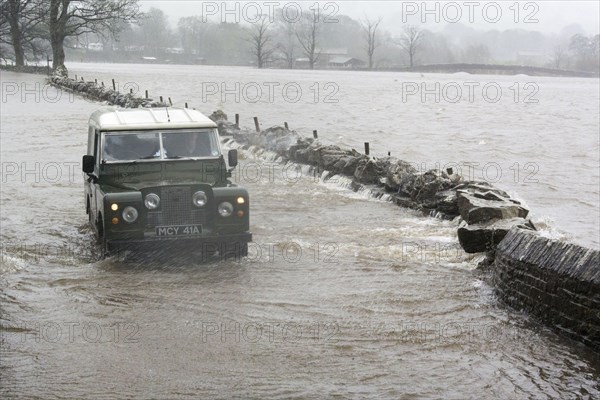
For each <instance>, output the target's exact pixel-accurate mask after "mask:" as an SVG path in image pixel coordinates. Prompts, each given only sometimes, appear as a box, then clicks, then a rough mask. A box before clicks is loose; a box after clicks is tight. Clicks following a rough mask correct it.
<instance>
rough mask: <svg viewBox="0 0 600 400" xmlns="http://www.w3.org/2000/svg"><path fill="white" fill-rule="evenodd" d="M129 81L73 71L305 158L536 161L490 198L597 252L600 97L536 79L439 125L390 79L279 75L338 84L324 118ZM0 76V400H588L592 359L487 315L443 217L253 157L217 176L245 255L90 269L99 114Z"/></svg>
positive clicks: (483, 290)
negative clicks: (529, 93)
mask: <svg viewBox="0 0 600 400" xmlns="http://www.w3.org/2000/svg"><path fill="white" fill-rule="evenodd" d="M136 68H138V69H139V71H138V72H135V73H134V72H132V71H134V70H135V69H136ZM92 71H98V72H97V73H92ZM140 71H141V67H135V66H133V67H132V66H123V65H84V64H78V65H73V66H71V73H72V74H74V73H77V74H79V75H80V76H81V75H82V74H83V75H84V76H85V78H86V79H88V80H89V79H94V78H98V79H99V81H101V80H103V81H105V83H108V82H110V78H111V77H115V78H118V79H119V82H120V83H121V84H123V82H127V81H131V82H138V85H139V88H140V90H145V89H148V90H149V91H150V92H151V93H157V94H162V95H163V96H165V98H166V97H167V96H170V97H172V99H173V101H174V102H175V103H179V104H181V103H182V102H186V101H187V102H189V103H190V106H195V107H198V108H199V109H201V110H202V111H205V112H207V113H210V112H211V111H213V110H214V109H216V108H217V107H219V106H221V107H222V108H224V109H225V111H226V112H227V113H230V114H232V113H235V112H239V113H240V114H241V115H242V118H243V121H247V125H248V126H250V125H251V124H252V122H251V116H254V115H257V116H259V117H260V118H261V123H262V124H263V126H269V125H274V124H280V123H282V122H283V121H284V120H285V121H286V122H289V123H290V125H291V126H292V128H295V129H298V130H300V131H301V132H302V133H303V134H305V135H309V132H310V131H312V129H318V130H319V136H320V137H321V138H322V139H323V140H324V141H330V142H333V143H339V144H341V145H343V146H354V147H356V148H359V147H360V146H362V142H364V141H369V142H371V148H372V149H373V151H374V152H375V153H381V154H383V153H385V152H387V151H388V150H389V151H391V152H392V153H393V154H394V155H396V156H398V157H399V158H403V159H406V160H411V161H415V162H419V163H421V162H427V164H428V165H429V164H430V160H432V161H440V162H446V161H460V160H466V161H470V162H480V163H482V164H484V163H485V162H489V161H495V162H497V163H498V164H500V165H501V167H502V168H509V167H510V166H512V165H513V164H514V163H515V162H519V163H520V165H521V169H522V168H523V165H524V164H525V162H527V161H531V162H534V163H537V164H538V165H539V169H538V170H537V171H538V172H537V175H536V177H538V180H539V182H538V183H526V182H522V180H519V181H518V182H515V181H514V180H513V179H512V177H510V178H508V179H506V178H505V179H504V180H502V181H501V182H499V183H497V185H498V186H500V187H502V188H505V189H508V190H509V191H511V193H515V194H516V195H518V197H519V198H522V199H525V200H526V202H527V203H528V205H529V206H530V207H531V208H532V210H533V216H534V221H539V222H538V223H539V224H540V225H543V227H544V229H545V230H546V232H547V234H548V235H554V236H556V237H559V238H565V239H568V238H573V239H575V240H578V241H579V242H581V243H584V244H588V245H590V246H596V247H597V244H598V238H597V236H598V226H597V218H595V216H597V215H598V212H599V211H598V179H599V178H598V138H597V136H594V135H597V128H598V114H597V109H598V107H597V105H598V97H597V93H598V80H583V79H581V80H579V79H566V80H560V79H549V78H535V79H536V80H537V81H538V82H540V91H539V98H540V104H538V105H531V104H521V103H514V102H510V103H506V104H503V105H498V104H496V105H493V104H491V105H490V103H487V102H485V104H482V103H477V102H475V103H465V104H464V105H463V106H464V109H463V110H462V111H460V112H459V111H458V110H459V107H461V106H460V103H459V105H457V104H442V103H440V104H428V103H427V102H425V103H423V102H421V101H418V102H407V103H406V104H403V103H402V102H401V101H397V98H398V96H400V95H399V94H398V93H397V91H396V89H397V88H395V86H394V85H396V84H398V83H399V82H400V80H401V79H403V78H402V77H399V76H395V75H394V74H383V73H381V74H379V73H377V74H372V75H370V74H364V73H354V72H348V73H339V72H336V73H334V72H314V73H309V72H307V71H299V72H296V73H295V76H296V77H297V79H296V81H297V82H300V84H301V86H302V87H310V82H320V83H321V84H324V83H327V82H333V81H336V82H338V83H337V84H338V85H339V95H338V97H339V100H340V101H339V102H338V103H322V102H319V103H317V104H315V103H314V102H313V101H312V100H314V99H312V100H310V99H307V98H302V99H301V100H300V101H299V102H298V103H296V104H292V103H289V102H288V101H286V100H284V101H277V100H276V104H271V103H269V102H267V101H261V102H258V103H249V102H245V101H243V100H240V102H234V101H232V102H228V101H225V102H222V101H220V100H218V99H208V98H207V99H206V101H205V102H202V93H201V92H200V89H199V88H201V87H202V82H203V81H218V82H221V81H224V80H228V81H229V82H234V81H236V80H240V79H241V81H242V82H253V81H256V82H266V81H269V79H270V80H271V81H273V82H276V81H278V80H283V79H287V80H288V81H292V80H293V79H290V75H285V74H284V73H283V72H279V71H264V72H263V71H254V70H250V69H245V68H225V67H223V68H221V67H219V68H216V67H177V66H151V67H146V66H145V67H144V70H143V71H144V72H140ZM284 76H285V78H284ZM134 78H135V79H134ZM463 78H465V79H472V80H473V79H477V80H481V81H486V80H487V81H494V80H496V81H499V82H502V85H503V86H505V85H506V83H507V82H512V81H513V80H514V79H517V80H519V81H523V82H527V81H528V79H531V78H527V77H517V78H514V77H469V76H467V77H462V76H461V77H460V79H461V80H462V79H463ZM1 79H2V89H3V101H2V112H1V129H0V131H1V136H0V139H1V142H0V145H1V157H2V167H3V170H2V191H1V195H0V196H1V197H0V200H1V220H0V221H1V232H0V233H1V238H2V266H1V268H0V279H1V281H0V284H1V287H2V292H1V299H0V301H1V307H2V315H1V321H0V322H1V324H2V349H1V351H2V353H1V363H0V378H1V382H2V384H1V392H0V393H1V395H2V397H5V398H13V397H14V398H66V397H68V398H113V397H135V398H169V399H171V398H197V397H210V398H232V397H241V398H265V397H269V398H290V397H292V398H330V397H338V398H478V399H479V398H594V397H599V396H600V385H599V383H598V382H599V380H600V360H599V358H598V356H597V355H593V354H591V353H590V352H589V350H587V349H586V348H585V347H583V346H580V345H578V344H576V343H574V342H572V341H569V340H566V339H563V338H561V337H559V336H557V335H556V334H554V333H553V332H551V331H550V330H548V329H547V328H545V327H544V326H542V325H540V324H538V323H536V322H535V321H533V320H531V319H530V318H528V317H527V316H526V315H524V314H522V313H520V312H518V311H515V310H512V309H509V308H507V307H505V306H503V305H502V304H500V303H498V301H497V299H496V298H495V297H494V295H493V289H492V288H490V287H489V286H487V285H486V284H485V283H484V282H483V277H482V276H481V275H480V273H479V272H477V271H476V270H475V268H476V265H477V262H478V261H479V260H480V259H481V257H480V256H472V255H468V254H465V253H464V252H462V250H460V248H459V246H458V244H457V239H456V233H455V232H456V227H457V224H458V222H457V221H440V220H437V219H434V218H427V217H424V216H422V215H420V214H418V213H416V212H413V211H410V210H405V209H401V208H399V207H396V206H394V205H392V204H391V203H389V202H386V201H379V200H374V199H371V198H369V197H368V195H367V194H366V193H354V192H352V191H350V190H349V189H346V188H344V183H345V182H344V181H343V180H341V179H340V180H338V182H328V183H323V182H321V181H320V180H319V179H318V177H314V176H313V175H312V174H310V173H308V171H307V170H296V169H295V168H285V167H283V166H281V165H279V164H276V163H274V162H272V159H271V158H270V157H269V155H265V154H261V153H260V152H253V151H244V152H242V154H241V156H242V158H243V159H242V160H241V163H240V165H239V166H238V174H236V179H237V180H238V181H239V182H240V183H241V184H243V185H244V186H245V187H247V188H248V190H249V192H250V194H251V230H252V232H253V234H254V240H255V242H254V244H253V245H252V246H250V254H249V256H248V257H247V258H243V259H241V260H229V261H218V260H209V261H207V262H202V261H201V260H197V259H194V258H191V257H187V256H186V255H185V254H183V255H182V254H176V255H175V254H174V255H167V256H166V257H162V258H160V259H153V258H151V259H147V258H145V259H141V260H140V259H135V258H133V259H127V258H126V259H123V258H122V257H113V258H109V259H105V260H100V259H99V257H98V255H97V249H96V248H95V246H94V240H93V236H92V233H91V231H90V229H89V228H88V227H87V224H86V221H87V218H86V215H85V209H84V204H83V182H82V177H81V173H80V172H79V162H80V159H81V155H82V154H84V152H85V146H86V129H87V120H88V118H89V115H90V114H91V113H92V111H94V110H95V109H97V108H98V107H99V104H97V103H93V102H89V101H86V100H83V99H81V98H79V97H70V96H68V95H67V94H66V93H62V94H61V93H58V92H56V90H55V89H46V90H47V92H46V94H45V95H42V96H41V98H40V99H36V98H35V96H33V95H29V96H26V97H25V98H24V99H22V98H21V96H16V95H13V96H6V98H4V95H5V94H6V93H7V91H8V90H9V86H7V83H15V82H16V83H18V85H19V88H20V89H19V90H21V88H22V86H21V85H22V84H23V83H25V85H26V87H29V88H31V87H35V84H36V83H38V84H39V85H40V87H43V86H42V85H43V82H44V81H43V78H42V77H39V76H34V75H24V74H14V73H5V72H2V74H1ZM396 79H398V82H396ZM407 79H412V80H415V81H416V80H418V79H422V78H420V77H419V76H410V77H409V78H407ZM431 79H438V80H444V79H449V80H452V79H454V80H456V78H454V77H453V76H450V75H449V76H441V77H437V78H431ZM269 82H270V81H269ZM282 82H283V81H282ZM542 83H544V85H542ZM27 85H29V86H27ZM509 85H510V83H509ZM563 92H564V95H563V96H558V97H557V96H556V95H557V94H558V93H563ZM59 95H61V96H60V99H59V100H58V101H56V102H52V101H49V99H54V98H57V97H58V96H59ZM586 96H587V97H586ZM594 96H595V97H594ZM582 98H583V99H582ZM22 100H24V101H22ZM38 100H39V101H38ZM226 100H227V99H226ZM542 100H543V101H546V103H545V104H543V101H542ZM594 102H595V104H594ZM219 103H220V104H219ZM594 107H595V110H596V111H591V110H592V109H594ZM498 108H500V110H498ZM560 110H562V111H560ZM432 113H433V114H432ZM594 130H595V133H594ZM517 133H518V135H517ZM57 171H58V175H57ZM510 172H511V173H512V171H510ZM563 185H564V186H563ZM552 188H554V189H552ZM536 218H537V219H536ZM592 220H595V221H596V222H594V221H592ZM595 224H596V225H595Z"/></svg>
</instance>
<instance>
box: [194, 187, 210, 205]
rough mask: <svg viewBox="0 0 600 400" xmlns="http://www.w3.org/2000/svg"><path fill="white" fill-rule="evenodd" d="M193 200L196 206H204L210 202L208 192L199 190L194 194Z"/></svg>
mask: <svg viewBox="0 0 600 400" xmlns="http://www.w3.org/2000/svg"><path fill="white" fill-rule="evenodd" d="M192 202H193V203H194V205H195V206H196V207H204V206H205V205H206V203H207V202H208V197H206V193H204V192H203V191H199V192H196V193H194V195H193V196H192Z"/></svg>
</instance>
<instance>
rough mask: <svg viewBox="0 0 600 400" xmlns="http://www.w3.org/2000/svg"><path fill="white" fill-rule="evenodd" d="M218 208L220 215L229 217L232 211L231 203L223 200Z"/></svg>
mask: <svg viewBox="0 0 600 400" xmlns="http://www.w3.org/2000/svg"><path fill="white" fill-rule="evenodd" d="M218 210H219V214H220V215H221V216H222V217H229V216H230V215H231V214H232V213H233V205H232V204H231V203H230V202H228V201H224V202H222V203H221V204H219V208H218Z"/></svg>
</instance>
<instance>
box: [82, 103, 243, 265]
mask: <svg viewBox="0 0 600 400" xmlns="http://www.w3.org/2000/svg"><path fill="white" fill-rule="evenodd" d="M227 164H228V166H227V165H226V163H225V160H224V158H223V155H222V153H221V148H220V144H219V136H218V133H217V125H216V124H215V123H214V122H213V121H211V120H210V119H209V118H207V117H206V116H204V115H203V114H201V113H200V112H198V111H196V110H191V109H187V108H146V109H117V108H114V107H105V108H102V109H100V110H98V111H96V112H95V113H93V114H92V116H91V118H90V122H89V131H88V146H87V154H86V155H84V156H83V163H82V169H83V172H84V173H85V175H86V176H85V178H86V179H85V183H84V186H85V189H84V190H85V203H86V211H87V214H88V215H89V221H90V225H91V226H92V229H93V230H94V232H95V233H96V236H97V238H98V240H99V241H100V243H101V244H102V246H103V247H102V248H103V253H104V254H111V253H112V252H114V251H116V250H121V249H127V250H130V249H131V250H138V249H141V250H143V249H146V250H153V251H162V250H167V249H169V248H176V249H179V248H180V247H181V248H189V249H192V250H201V251H202V253H203V254H214V253H218V254H221V255H226V256H245V255H246V254H247V251H248V242H250V241H252V234H251V233H250V232H249V228H250V227H249V221H250V220H249V206H250V202H249V197H248V191H247V190H246V189H244V188H242V187H240V186H237V185H235V184H233V183H232V182H231V181H230V180H229V179H228V178H230V177H231V169H232V168H234V167H235V166H236V165H237V150H230V151H229V153H228V160H227ZM228 167H229V169H228Z"/></svg>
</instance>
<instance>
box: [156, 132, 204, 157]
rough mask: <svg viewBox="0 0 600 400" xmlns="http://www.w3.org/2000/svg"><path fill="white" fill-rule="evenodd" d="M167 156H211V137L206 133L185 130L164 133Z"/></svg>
mask: <svg viewBox="0 0 600 400" xmlns="http://www.w3.org/2000/svg"><path fill="white" fill-rule="evenodd" d="M163 145H164V150H165V155H166V158H186V157H210V156H211V155H213V154H211V153H212V150H211V143H210V137H209V135H207V134H206V133H199V132H185V133H167V134H164V135H163Z"/></svg>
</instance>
